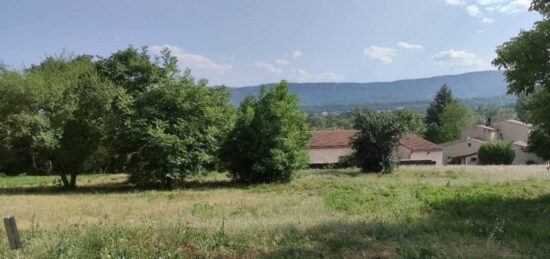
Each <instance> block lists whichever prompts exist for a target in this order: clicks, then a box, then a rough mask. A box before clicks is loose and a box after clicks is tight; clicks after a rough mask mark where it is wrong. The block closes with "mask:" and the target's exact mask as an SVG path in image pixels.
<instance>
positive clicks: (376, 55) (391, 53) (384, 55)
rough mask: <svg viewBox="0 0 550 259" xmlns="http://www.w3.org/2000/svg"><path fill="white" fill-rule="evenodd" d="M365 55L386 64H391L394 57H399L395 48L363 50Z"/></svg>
mask: <svg viewBox="0 0 550 259" xmlns="http://www.w3.org/2000/svg"><path fill="white" fill-rule="evenodd" d="M363 55H365V56H367V57H369V58H370V59H372V60H376V61H380V62H382V63H384V64H391V63H392V62H393V57H395V56H397V53H396V50H395V49H394V48H385V47H378V46H370V47H368V48H365V49H364V50H363Z"/></svg>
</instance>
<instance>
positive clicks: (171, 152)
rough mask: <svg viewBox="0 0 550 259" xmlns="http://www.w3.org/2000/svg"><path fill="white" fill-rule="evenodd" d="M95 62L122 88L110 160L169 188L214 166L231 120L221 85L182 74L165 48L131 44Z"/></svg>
mask: <svg viewBox="0 0 550 259" xmlns="http://www.w3.org/2000/svg"><path fill="white" fill-rule="evenodd" d="M96 67H97V69H98V71H99V73H100V74H101V75H102V76H103V77H105V78H106V79H108V80H110V81H112V82H114V83H115V84H116V85H117V86H118V87H120V88H121V89H122V91H123V92H124V93H125V95H124V96H122V97H121V98H119V99H117V101H116V102H115V104H114V107H115V108H114V115H115V116H114V117H113V118H112V120H111V122H112V123H111V128H110V130H111V131H110V132H111V134H110V137H111V143H112V147H111V148H112V153H113V155H115V157H114V161H115V162H117V163H120V164H122V165H124V169H125V170H127V171H128V172H129V173H130V181H132V182H134V183H136V184H139V185H144V186H155V187H161V186H164V187H168V186H170V185H171V183H172V182H173V181H180V180H183V179H185V177H186V176H189V175H194V174H200V173H203V172H206V171H208V170H212V169H214V168H215V167H216V166H217V157H218V152H219V149H220V146H221V142H222V140H223V139H225V135H226V134H227V132H228V131H229V128H230V126H231V121H232V119H233V108H232V107H231V105H230V104H229V93H228V92H227V91H226V89H225V88H222V87H217V88H211V87H207V83H208V82H207V81H206V80H198V81H196V80H195V79H194V78H193V77H192V76H191V72H190V71H189V70H187V71H185V73H184V74H183V75H180V74H179V71H178V67H177V60H176V58H175V57H174V56H172V55H171V53H170V51H169V50H168V49H165V50H163V51H162V53H161V56H160V57H151V56H150V55H149V54H148V52H147V48H142V49H141V50H138V49H135V48H133V47H129V48H127V49H124V50H121V51H117V52H115V53H113V54H112V55H111V56H109V57H107V58H101V59H99V60H98V61H97V62H96Z"/></svg>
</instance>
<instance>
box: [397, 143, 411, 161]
mask: <svg viewBox="0 0 550 259" xmlns="http://www.w3.org/2000/svg"><path fill="white" fill-rule="evenodd" d="M411 153H412V152H411V150H409V149H408V148H406V147H404V146H399V148H398V149H397V157H398V158H399V159H400V160H401V159H411Z"/></svg>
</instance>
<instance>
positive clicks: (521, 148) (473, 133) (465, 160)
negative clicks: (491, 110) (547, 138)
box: [442, 120, 544, 165]
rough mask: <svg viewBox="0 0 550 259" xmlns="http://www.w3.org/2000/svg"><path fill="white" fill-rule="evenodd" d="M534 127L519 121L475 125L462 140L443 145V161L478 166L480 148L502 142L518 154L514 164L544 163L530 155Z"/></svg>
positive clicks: (467, 130) (464, 134) (466, 131)
mask: <svg viewBox="0 0 550 259" xmlns="http://www.w3.org/2000/svg"><path fill="white" fill-rule="evenodd" d="M531 128H532V126H531V125H530V124H526V123H523V122H521V121H517V120H505V121H501V122H497V123H491V122H490V120H489V122H488V123H487V125H474V126H471V127H469V128H467V129H465V130H464V131H463V132H462V137H461V139H460V140H457V141H451V142H447V143H443V144H442V146H443V160H444V161H445V163H447V162H448V161H451V160H455V161H458V162H460V163H461V164H477V163H478V159H477V152H478V150H479V147H480V146H481V145H482V144H483V143H485V142H487V141H494V140H502V141H505V142H509V143H512V147H513V148H514V151H515V152H516V158H515V159H514V162H513V164H515V165H524V164H526V163H527V162H535V163H543V162H544V161H543V160H542V159H541V158H539V157H537V156H536V155H535V154H533V153H528V152H527V151H525V150H526V148H527V140H528V138H529V134H530V132H531Z"/></svg>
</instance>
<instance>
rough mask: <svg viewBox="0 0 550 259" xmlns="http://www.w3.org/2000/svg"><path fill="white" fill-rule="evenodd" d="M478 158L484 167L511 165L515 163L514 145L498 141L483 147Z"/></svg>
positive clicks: (485, 144)
mask: <svg viewBox="0 0 550 259" xmlns="http://www.w3.org/2000/svg"><path fill="white" fill-rule="evenodd" d="M477 156H478V158H479V163H480V164H482V165H510V164H512V162H514V158H515V157H516V153H515V151H514V149H513V148H512V144H510V143H506V142H504V141H500V140H497V141H491V142H487V143H484V144H483V145H481V147H479V151H478V154H477Z"/></svg>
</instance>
